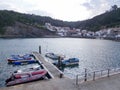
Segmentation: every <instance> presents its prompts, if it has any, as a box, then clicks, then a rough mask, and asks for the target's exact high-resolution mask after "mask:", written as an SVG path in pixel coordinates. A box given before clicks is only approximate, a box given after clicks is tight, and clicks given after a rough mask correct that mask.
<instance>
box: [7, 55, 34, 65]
mask: <svg viewBox="0 0 120 90" xmlns="http://www.w3.org/2000/svg"><path fill="white" fill-rule="evenodd" d="M32 58H33V57H32V55H31V54H25V55H11V57H10V58H8V59H7V60H8V63H12V62H14V61H21V60H31V59H32Z"/></svg>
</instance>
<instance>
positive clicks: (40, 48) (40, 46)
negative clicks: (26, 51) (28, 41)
mask: <svg viewBox="0 0 120 90" xmlns="http://www.w3.org/2000/svg"><path fill="white" fill-rule="evenodd" d="M39 53H40V54H41V46H39Z"/></svg>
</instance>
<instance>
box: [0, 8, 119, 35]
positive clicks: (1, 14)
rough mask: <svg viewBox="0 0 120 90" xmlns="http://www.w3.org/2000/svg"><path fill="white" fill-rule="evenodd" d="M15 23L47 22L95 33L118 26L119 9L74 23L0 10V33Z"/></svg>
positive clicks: (40, 24)
mask: <svg viewBox="0 0 120 90" xmlns="http://www.w3.org/2000/svg"><path fill="white" fill-rule="evenodd" d="M16 22H20V23H22V24H25V25H31V26H34V27H35V26H37V27H39V28H42V26H43V25H44V24H45V23H46V22H47V23H51V24H52V25H54V26H62V27H65V26H68V27H71V28H80V29H86V30H92V31H97V30H99V29H101V28H109V27H116V26H120V8H115V9H113V10H110V11H107V12H105V13H103V14H101V15H98V16H96V17H94V18H92V19H89V20H84V21H76V22H67V21H62V20H56V19H52V18H51V17H44V16H37V15H33V14H32V15H30V14H23V13H18V12H14V11H8V10H1V11H0V33H4V32H5V29H4V27H6V26H14V25H15V23H16Z"/></svg>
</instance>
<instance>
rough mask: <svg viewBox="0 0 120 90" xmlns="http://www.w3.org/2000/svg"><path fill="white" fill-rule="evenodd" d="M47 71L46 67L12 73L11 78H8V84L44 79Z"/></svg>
mask: <svg viewBox="0 0 120 90" xmlns="http://www.w3.org/2000/svg"><path fill="white" fill-rule="evenodd" d="M46 74H47V71H46V70H44V69H41V70H36V71H33V72H25V73H17V74H12V75H11V76H10V78H8V79H7V80H6V86H12V85H16V84H22V83H26V82H30V81H35V80H39V79H44V78H45V77H46Z"/></svg>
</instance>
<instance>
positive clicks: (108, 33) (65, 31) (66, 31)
mask: <svg viewBox="0 0 120 90" xmlns="http://www.w3.org/2000/svg"><path fill="white" fill-rule="evenodd" d="M45 27H46V28H47V29H48V30H50V31H52V32H56V34H57V35H59V36H61V37H79V38H100V39H111V40H120V27H116V28H108V29H101V30H99V31H96V32H93V31H88V30H81V29H76V28H73V29H71V28H70V27H57V26H52V25H51V24H50V23H45Z"/></svg>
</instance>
